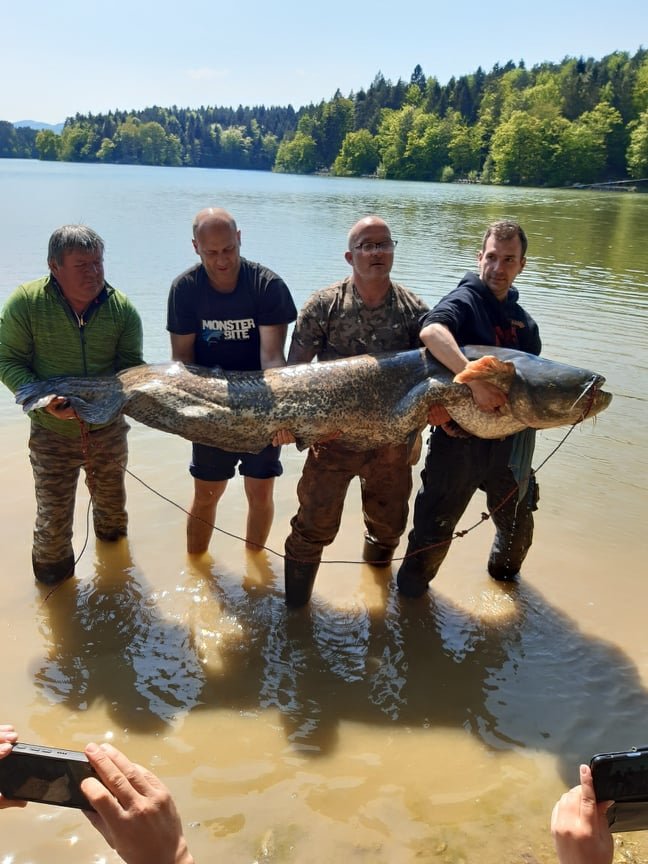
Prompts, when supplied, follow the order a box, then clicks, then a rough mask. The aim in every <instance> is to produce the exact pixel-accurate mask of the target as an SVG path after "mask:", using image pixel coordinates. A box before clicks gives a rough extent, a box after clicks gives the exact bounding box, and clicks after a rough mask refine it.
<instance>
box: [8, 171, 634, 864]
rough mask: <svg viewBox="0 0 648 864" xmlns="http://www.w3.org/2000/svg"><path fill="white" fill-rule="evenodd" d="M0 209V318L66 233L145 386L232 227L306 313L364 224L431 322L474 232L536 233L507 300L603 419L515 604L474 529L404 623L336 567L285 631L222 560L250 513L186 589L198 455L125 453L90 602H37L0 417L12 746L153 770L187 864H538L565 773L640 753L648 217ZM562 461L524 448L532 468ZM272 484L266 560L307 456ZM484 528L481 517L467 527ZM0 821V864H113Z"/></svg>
mask: <svg viewBox="0 0 648 864" xmlns="http://www.w3.org/2000/svg"><path fill="white" fill-rule="evenodd" d="M0 192H1V195H0V301H2V302H4V300H5V298H6V297H7V296H8V294H9V293H10V292H11V291H12V290H13V289H14V288H15V287H16V285H18V284H19V283H20V282H22V281H25V280H27V279H31V278H35V277H37V276H39V275H41V274H42V273H44V272H45V258H46V248H47V240H48V237H49V235H50V233H51V231H52V230H53V229H54V228H55V227H57V226H58V225H60V224H63V223H66V222H77V221H79V222H86V223H87V224H89V225H91V226H93V227H94V228H95V229H96V230H98V231H99V233H100V234H102V236H103V237H104V239H105V241H106V246H107V250H106V274H107V278H108V279H109V281H110V282H112V283H113V284H115V285H116V286H118V287H120V288H122V289H123V290H125V291H126V292H127V293H128V294H129V295H130V296H131V297H132V299H133V300H134V301H135V303H136V305H137V306H138V308H139V310H140V311H141V314H142V317H143V319H144V328H145V334H146V341H145V353H146V358H147V360H149V361H155V360H165V359H167V358H168V355H169V349H168V335H167V334H166V332H165V329H164V324H165V308H166V296H167V291H168V288H169V285H170V282H171V280H172V278H173V277H174V276H175V275H176V274H177V273H178V272H180V271H181V270H182V269H184V268H185V267H187V266H189V265H190V264H191V263H193V261H194V258H195V256H194V254H193V250H192V248H191V220H192V217H193V215H194V213H195V212H196V211H197V210H198V209H200V208H201V207H203V206H206V205H222V206H224V207H226V208H228V209H229V210H231V211H232V212H233V213H234V215H235V216H236V217H237V219H238V222H239V226H240V228H241V230H242V241H243V254H245V255H246V256H247V257H249V258H251V259H253V260H259V261H262V262H263V263H265V264H267V265H268V266H270V267H272V268H273V269H275V270H276V271H277V272H279V273H280V274H281V275H282V276H283V277H284V278H285V280H286V281H287V283H288V284H289V286H290V287H291V289H292V291H293V293H294V296H295V300H296V302H297V304H298V305H299V304H300V303H301V302H302V301H303V300H304V299H305V298H306V297H307V296H308V295H309V294H310V293H311V292H312V291H313V290H315V289H316V288H319V287H322V286H324V285H326V284H328V283H330V282H332V281H334V280H335V279H337V278H340V277H342V276H344V275H346V273H347V271H348V267H347V265H346V263H345V261H344V259H343V253H344V249H345V238H346V233H347V231H348V229H349V227H350V226H351V224H352V223H353V222H355V221H356V219H358V218H359V217H361V216H362V215H364V214H366V213H368V212H372V211H374V212H377V213H379V214H381V215H382V216H384V217H385V218H386V219H387V220H388V221H389V223H390V224H391V226H392V231H393V235H394V237H395V238H397V239H398V241H399V245H398V249H397V254H396V263H395V267H394V271H393V276H394V278H395V279H396V280H398V281H401V282H403V283H404V284H406V285H408V286H409V287H411V288H413V289H414V290H416V291H417V292H418V293H419V294H420V295H421V296H422V297H424V298H425V299H426V300H427V301H428V302H429V303H433V302H434V301H435V300H437V299H438V298H439V297H440V296H441V295H442V294H444V293H446V292H447V291H448V290H450V289H451V288H452V287H454V285H455V284H456V282H457V281H458V278H459V277H460V276H461V275H462V274H463V272H464V271H465V270H466V269H468V268H470V267H473V266H474V263H475V256H476V251H477V248H478V246H479V242H480V237H481V233H482V232H483V230H484V227H485V226H486V224H487V223H488V222H490V221H491V220H493V219H496V218H501V217H505V216H508V217H513V218H517V219H518V220H519V221H520V222H521V223H522V224H523V225H524V226H525V228H526V229H527V231H528V234H529V240H530V246H529V260H528V264H527V268H526V269H525V271H524V273H523V274H522V276H521V277H520V279H519V280H518V287H519V288H520V291H521V294H522V301H523V303H524V305H525V306H526V307H527V308H528V309H529V311H530V312H531V313H532V314H533V315H534V317H535V318H536V320H537V321H538V322H539V324H540V327H541V331H542V336H543V343H544V354H545V356H547V357H550V358H552V359H555V360H560V361H563V362H568V363H573V364H575V365H582V366H588V367H589V368H592V369H594V370H596V371H598V372H601V373H602V374H604V375H605V376H606V377H607V380H608V384H607V387H606V389H609V390H610V391H611V392H612V393H613V394H614V400H613V402H612V405H611V406H610V408H609V409H608V410H607V411H606V412H605V413H604V414H602V415H601V416H600V417H599V418H598V419H597V421H596V422H587V423H586V424H584V425H582V426H580V427H578V428H577V429H576V430H574V432H573V433H572V434H571V435H570V436H569V438H568V439H567V441H566V442H565V443H564V445H563V446H562V447H561V448H560V449H559V450H558V451H557V453H556V454H555V455H553V456H552V457H551V458H550V459H549V461H548V462H547V463H546V465H544V466H543V467H542V469H541V471H540V473H539V475H538V480H539V483H540V487H541V502H540V510H539V512H538V514H537V520H536V536H535V543H534V546H533V549H532V550H531V552H530V554H529V557H528V560H527V563H526V564H525V567H524V571H523V580H522V582H521V584H520V586H519V587H510V586H509V587H507V586H501V585H497V584H495V583H493V582H492V581H490V580H489V579H488V576H487V574H486V570H485V562H486V557H487V551H488V547H489V545H490V540H491V536H492V530H491V526H490V525H489V524H488V523H487V524H485V525H482V526H481V527H479V528H478V529H476V530H475V531H473V532H471V533H470V534H469V535H468V536H467V537H466V538H464V539H462V540H460V541H457V542H456V543H455V544H454V546H453V547H452V549H451V552H450V554H449V556H448V558H447V559H446V562H445V563H444V565H443V568H442V569H441V571H440V573H439V575H438V577H437V579H436V580H435V582H434V583H433V591H431V592H430V595H429V597H427V598H425V599H423V600H422V601H421V602H420V603H402V602H401V601H400V600H399V598H398V595H397V594H396V592H395V591H394V586H393V574H392V573H389V572H387V573H383V572H378V571H373V570H372V569H371V568H369V567H367V566H366V565H363V564H361V563H348V564H329V565H323V566H322V567H321V569H320V573H319V576H318V580H317V583H316V591H315V595H314V599H313V602H312V604H311V606H310V608H309V609H307V610H304V611H303V612H302V613H301V614H287V612H286V610H285V608H284V604H283V590H282V587H283V586H282V564H281V559H280V557H279V556H278V555H277V554H274V552H272V551H270V552H267V553H262V554H261V555H256V556H254V555H249V554H246V552H245V550H244V548H243V544H242V543H241V542H240V541H239V540H238V539H236V536H237V535H240V534H241V532H242V530H243V525H244V519H245V503H244V496H243V492H242V487H241V484H240V483H239V482H238V481H233V482H232V484H231V488H230V489H228V491H227V493H226V497H225V498H224V499H223V503H222V505H221V508H220V510H219V518H218V527H219V528H221V529H223V530H224V531H226V532H229V533H227V534H215V536H214V539H213V541H212V547H211V553H212V556H213V557H209V556H208V557H206V558H205V560H204V561H203V562H202V563H201V564H199V565H191V564H190V563H189V562H188V560H187V558H186V555H185V538H184V534H185V516H184V513H183V512H182V510H181V509H180V508H182V507H184V506H186V505H187V503H188V501H189V498H190V494H191V481H190V477H189V475H188V472H187V463H188V458H189V445H188V444H187V442H185V441H183V440H182V439H179V438H175V437H173V436H170V435H165V434H163V433H160V432H155V431H154V430H150V429H147V428H145V427H143V426H139V425H138V424H133V429H132V431H131V436H130V442H131V445H130V446H131V457H130V469H131V471H132V472H133V474H134V475H136V477H137V478H140V479H141V481H143V483H144V484H147V485H142V483H140V482H139V480H138V479H136V478H135V477H129V479H128V489H129V512H130V519H131V523H130V537H129V540H128V542H127V543H124V544H123V545H122V546H121V547H119V548H114V549H113V548H108V549H103V548H101V549H100V548H95V543H94V539H93V538H92V537H90V539H89V541H88V545H87V547H86V549H85V551H84V552H83V554H82V556H81V559H80V561H79V564H78V566H77V576H76V578H75V579H74V580H73V581H70V582H69V583H66V584H65V585H63V586H62V587H61V588H60V589H59V590H57V591H56V592H55V593H54V594H53V595H52V596H50V597H49V598H48V599H46V597H45V593H43V592H42V591H41V590H40V589H39V588H38V587H37V586H35V584H34V581H33V578H32V574H31V568H30V544H31V529H32V522H33V509H34V502H33V492H32V481H31V473H30V469H29V464H28V457H27V449H26V441H27V430H28V424H27V421H26V419H25V418H24V417H23V415H22V414H21V412H20V411H19V409H18V408H17V407H16V406H15V405H14V404H13V401H12V397H11V395H10V394H9V392H8V391H6V390H4V388H3V389H2V390H0V440H1V446H2V453H3V458H2V462H1V463H0V464H1V469H0V470H1V472H2V488H3V496H2V516H3V518H2V520H1V523H0V540H1V543H2V549H3V570H4V578H3V590H2V594H1V595H0V615H1V620H2V634H3V639H2V645H3V661H4V662H3V665H2V670H3V671H2V674H3V678H4V681H3V683H4V688H3V693H4V698H3V699H2V712H1V717H0V719H1V720H2V721H3V722H13V723H14V724H15V725H16V726H17V728H18V729H19V732H20V734H21V738H22V740H25V741H31V742H35V743H39V742H40V743H45V744H52V745H59V746H67V747H71V748H75V749H81V748H82V747H83V746H84V744H85V743H86V742H87V741H88V740H104V739H110V740H112V741H113V742H114V743H115V744H116V745H117V746H119V747H121V748H123V749H124V750H126V752H127V753H128V754H129V755H131V756H132V757H133V758H136V759H137V760H138V761H140V762H142V763H144V764H146V765H150V766H152V767H153V769H154V770H155V771H156V772H157V773H159V774H160V776H161V777H162V778H163V779H164V780H165V782H167V784H168V785H169V786H170V787H171V789H172V790H173V792H174V794H175V796H176V798H177V801H178V803H179V806H180V809H181V812H182V815H183V819H184V823H185V827H186V829H187V834H188V838H189V842H190V846H191V848H192V850H193V851H194V855H195V856H196V859H197V860H201V861H215V860H216V859H217V858H218V860H222V861H228V862H250V864H251V862H261V861H267V862H282V864H283V862H291V864H292V862H299V864H307V862H313V864H323V862H329V861H331V860H334V859H338V860H341V861H357V862H371V864H383V862H384V864H387V862H390V864H400V862H403V864H409V862H426V861H429V862H443V864H458V862H468V861H475V860H479V861H480V862H481V864H495V862H498V864H501V862H526V864H544V862H550V861H553V860H554V856H553V851H552V844H551V839H550V837H549V833H548V822H549V815H550V811H551V807H552V805H553V803H554V801H555V800H556V798H557V797H558V795H559V794H560V793H561V792H562V791H563V790H564V789H565V788H566V787H567V786H570V785H573V783H574V782H576V778H577V774H578V769H577V766H578V763H579V761H582V760H587V759H589V757H590V756H591V755H592V754H593V753H595V752H600V751H603V750H606V749H621V748H627V747H630V746H632V745H643V744H648V642H647V640H646V635H645V634H646V613H645V607H644V603H645V602H646V600H647V599H648V591H647V589H646V576H647V573H646V553H647V552H648V548H647V547H648V544H647V541H646V517H647V515H648V505H647V499H646V485H647V480H648V432H647V420H648V416H647V410H646V409H647V402H648V385H647V365H648V363H647V360H646V358H647V357H648V287H647V286H648V243H646V237H648V196H646V195H635V194H621V193H607V192H606V193H593V192H574V191H563V190H521V189H507V188H492V187H481V186H469V185H439V184H429V185H428V184H415V183H396V182H381V181H372V180H346V179H334V178H324V177H296V176H282V175H271V174H261V173H251V172H250V173H244V172H235V171H207V170H200V169H174V168H140V167H118V166H98V165H92V166H90V165H84V166H82V165H71V164H47V163H38V162H27V161H11V160H0ZM564 431H566V430H550V431H548V432H544V433H541V434H540V435H539V436H538V445H537V449H536V459H535V464H536V465H539V464H540V463H541V462H542V461H543V460H544V459H545V458H546V457H547V456H549V455H550V454H551V452H552V451H553V450H554V448H555V447H556V445H557V444H558V443H559V442H560V440H561V438H562V436H563V432H564ZM283 459H284V465H285V474H284V476H283V477H282V478H281V480H280V481H279V482H278V483H277V489H276V505H277V513H276V518H275V523H274V526H273V530H272V533H271V536H270V540H269V546H270V547H271V549H272V550H277V551H280V550H282V549H283V540H284V538H285V536H286V533H287V531H288V523H289V520H290V517H291V516H292V515H293V513H294V510H295V485H296V481H297V478H298V476H299V471H300V468H301V464H302V460H303V455H302V454H299V453H297V452H296V450H295V448H293V447H290V448H284V454H283ZM149 487H150V488H149ZM160 496H163V497H160ZM358 497H359V496H358V490H357V488H356V487H352V488H351V490H350V493H349V496H348V501H347V507H346V510H345V515H344V521H343V527H342V530H341V532H340V535H339V537H338V539H337V540H336V542H335V544H334V545H333V546H331V547H330V549H329V550H327V553H326V557H327V558H328V559H329V560H333V559H335V560H345V561H349V562H358V559H359V556H360V551H361V548H362V529H361V520H360V514H359V506H358ZM86 501H87V498H86V497H85V490H83V491H81V492H80V495H79V506H78V513H77V524H76V529H75V548H76V551H77V554H78V553H80V552H81V550H82V546H83V540H84V537H85V534H86ZM483 507H484V502H483V500H480V499H479V497H477V498H476V499H475V501H474V502H473V504H472V505H471V508H470V510H469V512H468V513H467V514H466V516H465V518H464V520H462V523H463V524H460V526H459V527H467V526H469V525H471V524H473V523H474V522H475V521H477V520H478V518H479V514H480V512H481V510H482V509H483ZM1 819H2V833H1V834H0V860H2V861H4V862H12V864H26V862H39V864H44V862H48V864H58V862H66V864H69V862H70V861H79V862H100V861H112V860H116V859H115V858H114V856H113V857H111V855H112V853H107V851H106V847H105V845H104V843H103V841H102V840H101V838H100V837H99V836H98V835H97V834H96V833H95V832H94V831H93V830H92V829H91V828H90V827H89V826H88V825H87V823H86V822H85V820H84V818H83V817H82V816H81V815H80V814H78V813H76V812H73V811H66V810H64V809H60V808H52V807H45V806H38V805H32V806H30V807H29V808H28V809H27V810H26V811H16V812H12V811H8V812H3V813H2V815H1ZM624 843H625V847H624V848H625V851H626V853H627V855H628V856H629V857H628V858H627V860H634V859H633V857H632V856H636V860H641V859H642V858H643V860H646V859H645V855H646V851H647V850H648V844H646V842H645V841H644V839H643V838H642V837H641V836H638V835H637V836H632V835H625V836H624ZM642 844H644V845H642ZM624 860H625V859H624Z"/></svg>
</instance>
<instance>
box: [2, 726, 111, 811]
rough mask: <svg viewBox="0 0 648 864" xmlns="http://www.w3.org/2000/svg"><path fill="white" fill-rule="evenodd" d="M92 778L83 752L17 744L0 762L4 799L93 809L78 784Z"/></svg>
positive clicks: (93, 773) (92, 775)
mask: <svg viewBox="0 0 648 864" xmlns="http://www.w3.org/2000/svg"><path fill="white" fill-rule="evenodd" d="M96 776H97V775H96V773H95V771H94V769H93V768H92V766H91V765H90V763H89V762H88V759H87V757H86V755H85V753H80V752H79V751H77V750H64V749H61V748H59V747H44V746H42V745H40V744H22V743H17V744H14V746H13V748H12V750H11V753H9V755H8V756H5V758H4V759H0V792H1V793H2V795H3V796H4V797H5V798H18V799H21V800H23V801H38V802H39V803H41V804H56V805H58V806H60V807H77V808H79V809H80V810H94V807H92V806H91V804H90V802H89V801H88V799H87V798H86V797H85V795H84V794H83V792H82V791H81V788H80V784H81V781H82V780H84V779H85V778H86V777H96Z"/></svg>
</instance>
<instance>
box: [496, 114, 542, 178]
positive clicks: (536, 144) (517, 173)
mask: <svg viewBox="0 0 648 864" xmlns="http://www.w3.org/2000/svg"><path fill="white" fill-rule="evenodd" d="M546 131H547V126H546V123H543V122H542V121H541V120H539V119H538V118H537V117H531V116H529V115H528V114H526V113H525V112H523V111H514V112H513V114H511V116H510V117H509V119H508V120H507V121H506V122H505V123H502V124H501V125H500V126H498V127H497V130H496V131H495V134H494V135H493V139H492V142H491V149H490V154H491V157H492V160H493V166H494V173H493V177H494V180H495V182H496V183H513V184H515V185H521V186H538V185H541V184H542V182H543V180H544V179H545V166H546V165H547V164H549V163H550V162H551V159H552V150H551V142H550V140H548V139H547V135H546Z"/></svg>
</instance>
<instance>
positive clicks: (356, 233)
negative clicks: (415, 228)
mask: <svg viewBox="0 0 648 864" xmlns="http://www.w3.org/2000/svg"><path fill="white" fill-rule="evenodd" d="M373 228H378V229H381V230H383V231H385V232H386V233H387V235H388V236H389V237H391V231H390V230H389V225H388V224H387V223H386V222H385V220H384V219H381V218H380V216H375V215H373V214H372V215H369V216H363V218H362V219H358V221H357V222H356V223H355V225H353V226H352V228H351V230H350V231H349V234H348V237H347V243H348V247H349V251H352V250H353V249H354V247H355V246H357V244H358V241H359V238H360V237H362V236H363V234H365V232H366V231H367V229H369V230H370V229H373Z"/></svg>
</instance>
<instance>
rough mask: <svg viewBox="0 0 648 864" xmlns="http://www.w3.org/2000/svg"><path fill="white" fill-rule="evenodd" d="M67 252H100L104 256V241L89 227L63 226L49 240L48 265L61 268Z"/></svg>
mask: <svg viewBox="0 0 648 864" xmlns="http://www.w3.org/2000/svg"><path fill="white" fill-rule="evenodd" d="M66 252H100V253H101V254H102V255H103V252H104V241H103V240H102V239H101V237H100V236H99V235H98V234H97V232H96V231H93V230H92V228H88V226H87V225H62V226H61V227H60V228H57V229H56V231H54V233H53V234H52V236H51V237H50V239H49V244H48V246H47V262H48V264H52V263H54V264H58V265H59V266H60V265H61V264H62V263H63V258H64V256H65V253H66Z"/></svg>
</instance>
